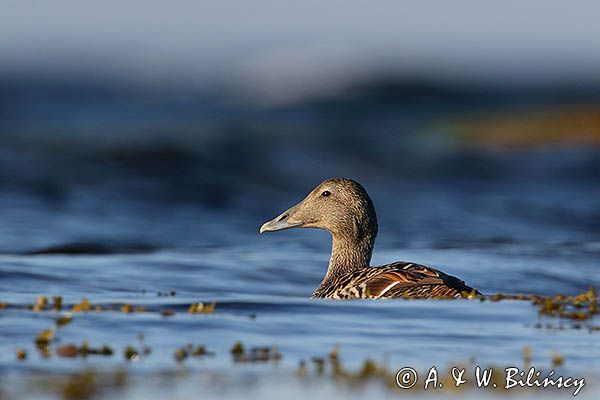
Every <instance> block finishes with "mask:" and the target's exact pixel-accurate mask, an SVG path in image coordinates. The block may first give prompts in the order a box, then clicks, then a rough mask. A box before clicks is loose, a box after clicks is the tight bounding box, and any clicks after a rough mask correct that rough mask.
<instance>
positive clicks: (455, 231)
mask: <svg viewBox="0 0 600 400" xmlns="http://www.w3.org/2000/svg"><path fill="white" fill-rule="evenodd" d="M23 96H24V97H19V98H17V100H15V101H16V102H17V104H19V106H18V107H17V108H16V110H18V112H11V113H10V114H7V115H8V118H6V119H4V120H3V122H2V125H0V128H2V130H3V131H4V132H11V134H7V135H5V136H3V137H2V138H0V144H2V147H1V148H0V167H1V168H0V253H1V254H0V303H8V307H7V308H6V309H2V310H0V398H62V397H68V398H82V397H86V396H82V395H79V396H74V395H71V396H68V395H66V394H65V393H64V391H63V390H62V389H59V388H57V385H59V383H60V382H62V381H63V380H65V379H68V378H69V377H70V376H71V374H74V373H79V372H81V371H85V370H88V371H89V370H93V371H95V372H96V373H97V374H99V375H98V376H99V377H100V378H97V379H100V382H104V383H101V384H100V385H99V389H98V388H97V392H94V396H95V397H100V398H114V397H121V398H140V399H142V398H144V399H145V398H149V397H155V398H197V397H208V398H223V397H229V398H246V397H248V396H254V397H263V398H281V397H282V396H285V397H286V398H287V397H290V398H304V397H305V396H306V395H309V396H310V397H314V398H347V397H350V398H358V397H364V396H379V397H381V396H390V395H395V394H397V392H394V391H390V389H389V388H388V387H387V386H386V385H385V383H382V382H380V381H367V382H366V383H364V384H362V385H355V384H352V383H350V382H346V381H336V380H334V379H331V376H330V375H328V374H329V373H328V372H327V373H326V374H325V376H324V377H323V376H319V375H318V374H317V373H316V372H315V368H314V366H313V362H312V361H311V359H312V358H313V357H322V356H326V355H327V354H328V353H329V352H330V351H331V350H332V349H333V348H334V346H336V345H337V346H339V350H340V358H341V360H342V361H343V364H344V366H345V367H346V368H348V369H349V370H351V371H356V370H358V369H360V368H361V365H362V363H363V361H364V360H365V359H366V358H370V359H373V360H376V361H378V362H385V363H386V365H387V367H388V369H389V370H390V371H396V370H398V369H400V368H402V367H405V366H411V367H414V368H415V369H417V370H418V371H419V372H423V371H425V370H426V369H428V368H430V367H431V366H433V365H435V366H438V368H440V369H444V368H447V367H448V366H452V365H455V364H456V365H458V364H460V365H469V366H475V365H481V366H499V367H505V366H513V365H514V366H523V364H524V354H523V353H524V348H525V347H529V348H531V351H532V359H531V364H532V365H533V366H535V367H536V368H538V369H543V370H549V369H550V368H552V357H553V354H560V355H561V356H563V357H564V364H563V365H562V366H561V367H558V368H559V371H560V372H561V373H562V374H564V375H572V376H583V377H585V378H586V380H587V381H588V382H589V384H588V386H586V387H584V389H583V390H582V392H581V394H580V395H579V397H585V398H596V397H597V395H598V386H594V384H593V381H594V380H598V378H600V346H599V345H598V344H599V335H600V332H599V331H590V329H589V328H590V327H592V326H598V325H599V324H600V321H599V320H598V317H597V316H596V317H595V318H592V319H590V320H587V321H581V322H573V321H569V320H561V319H556V318H550V317H540V316H538V313H537V310H536V308H535V307H534V306H533V305H532V304H530V303H529V302H525V301H501V302H489V301H486V302H480V301H478V300H477V301H466V300H465V301H425V300H397V301H352V302H333V301H322V300H310V299H309V296H310V294H311V293H312V291H313V290H314V288H315V287H316V286H317V285H318V283H319V282H320V280H321V279H322V277H323V275H324V273H325V269H326V265H327V260H328V256H329V246H330V242H329V240H330V238H329V236H328V234H327V233H325V232H320V231H311V230H289V231H284V232H277V233H274V234H269V235H263V236H260V235H259V234H258V228H259V226H260V225H261V224H262V223H263V222H264V221H266V220H269V219H271V218H272V217H274V216H275V215H278V214H279V213H280V212H281V211H282V210H284V209H286V208H287V207H289V206H290V205H292V204H294V203H295V202H297V201H299V200H300V199H302V198H303V197H304V196H305V194H306V193H307V192H308V191H309V190H311V189H312V187H313V186H314V185H316V184H317V183H318V182H320V181H321V180H322V179H325V178H328V177H331V176H339V175H341V176H346V177H350V178H354V179H357V180H359V181H360V182H361V183H363V185H364V186H365V187H366V188H367V190H368V191H369V193H370V194H371V196H372V198H373V201H374V203H375V206H376V208H377V212H378V219H379V222H380V233H379V238H378V241H377V244H376V248H375V253H374V257H373V264H374V265H377V264H384V263H387V262H391V261H396V260H406V261H413V262H419V263H423V264H426V265H431V266H434V267H438V268H440V269H441V270H443V271H445V272H447V273H450V274H452V275H456V276H458V277H460V278H461V279H464V280H465V281H466V282H467V283H468V284H469V285H471V286H473V287H476V288H477V289H479V290H480V291H482V292H483V293H486V294H494V293H525V294H538V295H549V296H552V295H555V294H558V293H563V294H567V295H574V294H577V293H581V292H584V291H586V290H587V289H588V288H589V287H590V286H600V274H598V262H599V260H600V184H599V183H600V153H599V152H598V151H597V149H591V148H583V147H577V146H567V147H548V148H540V149H534V150H520V151H508V150H506V151H495V150H489V149H482V148H469V147H461V146H460V145H459V144H457V143H456V142H455V141H454V139H452V138H450V137H445V138H440V137H438V136H428V135H427V134H426V133H425V129H424V125H425V122H424V121H428V120H429V119H430V118H431V117H432V115H438V114H439V113H444V112H448V110H456V108H461V107H464V108H466V109H470V107H472V106H473V104H479V98H476V99H475V100H473V99H471V100H468V99H467V100H464V99H462V100H461V98H459V99H458V100H460V101H458V102H457V101H456V100H457V99H456V98H455V97H452V96H450V97H449V98H442V100H440V99H433V100H431V101H430V102H429V100H421V103H419V104H420V105H419V106H411V105H410V103H401V104H397V103H394V102H392V104H391V105H390V104H380V103H376V104H375V105H372V106H370V105H369V104H370V103H368V102H366V103H360V102H359V105H358V106H357V105H356V104H355V103H350V104H347V103H344V102H341V103H335V102H334V103H333V104H327V103H325V104H323V103H318V102H317V103H316V104H309V105H306V106H304V107H300V108H295V109H294V108H291V109H278V110H253V109H246V108H243V107H241V108H237V109H235V108H234V109H233V110H232V108H231V107H233V106H232V105H219V104H220V103H219V102H218V101H215V102H213V103H211V102H208V101H207V103H208V104H212V105H213V106H211V107H206V108H202V107H200V108H196V107H195V106H196V105H197V103H195V101H196V100H191V101H190V102H187V103H186V102H185V101H183V104H177V105H176V106H174V105H173V104H171V103H168V102H167V105H165V104H162V103H160V104H162V105H160V106H157V105H156V103H151V104H154V106H155V107H156V110H155V109H152V108H151V107H150V108H151V109H150V110H149V111H148V110H147V109H145V107H141V108H140V110H138V111H140V112H141V113H142V114H141V115H136V116H135V118H134V117H133V116H132V115H129V116H128V115H124V114H122V110H121V108H120V107H117V108H118V109H119V110H115V109H113V108H114V107H115V105H114V103H113V102H112V101H110V100H111V98H109V99H108V100H107V99H104V98H102V97H101V98H100V99H96V100H97V102H96V103H90V102H81V103H80V104H79V103H78V102H74V101H73V99H71V98H70V97H69V96H65V98H67V99H70V100H69V101H66V100H65V99H62V100H61V98H60V96H58V97H57V99H56V101H53V102H52V105H53V107H55V108H53V110H54V111H53V112H52V113H50V114H51V115H50V114H49V115H48V116H45V115H44V114H37V113H36V111H35V110H36V106H35V105H36V104H37V105H38V106H40V107H41V109H44V110H47V107H46V106H47V104H46V105H45V103H44V101H42V103H43V104H41V103H39V102H38V103H36V102H35V101H30V100H31V99H29V100H28V98H27V96H26V94H25V95H23ZM32 96H33V97H34V98H36V97H35V96H34V95H32ZM442 97H443V96H442ZM19 99H21V100H19ZM23 99H25V100H23ZM488 100H489V99H488ZM19 101H21V103H19ZM40 104H41V105H40ZM215 104H216V105H215ZM488 105H489V104H488ZM411 107H412V108H411ZM174 109H176V110H179V111H178V114H177V115H175V114H173V112H172V110H174ZM356 109H359V110H363V111H364V112H361V113H356V112H355V110H356ZM169 110H171V111H169ZM195 110H199V111H198V113H199V116H197V115H194V112H195ZM444 110H445V111H444ZM130 111H131V110H130ZM143 112H145V113H146V114H143ZM103 113H105V114H107V115H110V118H109V119H107V121H110V123H108V122H107V126H104V125H103V124H102V123H101V122H98V118H99V115H104V114H103ZM55 114H57V115H58V116H57V115H55ZM134 114H135V113H134ZM165 115H166V116H170V119H169V118H167V117H165ZM36 116H37V117H36ZM185 118H188V119H187V121H188V122H189V125H186V124H183V126H182V125H181V124H180V125H177V126H176V127H173V126H174V121H175V122H176V121H178V120H181V119H185ZM136 124H138V125H136ZM105 131H106V132H105ZM73 253H77V254H73ZM171 292H173V295H171ZM159 294H160V295H159ZM163 294H165V295H163ZM40 295H46V296H49V297H50V296H57V295H59V296H62V297H63V302H64V304H65V307H64V309H65V310H64V311H63V312H60V313H57V312H54V311H43V312H35V311H31V310H29V309H28V308H27V306H28V305H31V304H33V303H34V302H35V301H36V298H37V297H38V296H40ZM83 298H87V299H89V300H90V301H91V302H92V304H94V305H101V306H103V308H104V309H110V310H109V311H103V312H94V311H90V312H87V313H74V314H73V321H72V322H71V323H70V324H68V325H66V326H64V327H61V328H59V329H58V331H57V334H56V340H55V341H54V342H53V343H52V345H51V348H52V356H51V357H50V358H44V357H42V354H41V353H39V352H38V351H37V350H36V348H35V344H34V338H35V337H36V335H37V334H38V333H39V332H40V331H41V330H43V329H46V328H50V327H54V325H55V322H54V320H55V319H56V318H58V317H59V316H60V315H63V314H64V312H66V311H67V310H68V309H69V308H70V307H71V306H72V305H73V304H76V303H79V302H80V301H81V300H82V299H83ZM196 302H205V303H210V302H216V308H215V311H214V313H212V314H197V315H191V314H189V313H188V312H187V309H188V306H189V305H190V304H191V303H196ZM124 303H129V304H132V305H133V306H143V307H145V309H146V311H144V312H137V313H132V314H125V313H122V312H119V311H118V309H119V308H120V306H121V305H122V304H124ZM165 310H173V311H174V312H175V315H173V316H171V317H165V316H162V315H161V313H162V312H163V311H165ZM558 328H561V329H558ZM140 335H143V343H140V339H139V336H140ZM83 340H88V341H89V344H90V345H91V346H101V345H103V344H107V345H109V346H111V347H112V348H113V349H114V350H115V354H114V355H113V356H111V357H101V356H90V357H88V358H87V359H82V358H80V357H79V358H75V359H71V358H62V357H59V356H57V354H56V352H55V351H56V349H57V348H58V347H59V346H61V345H64V344H68V343H74V344H78V345H79V344H81V343H82V341H83ZM238 340H241V341H242V342H243V343H244V344H245V345H246V346H247V347H253V346H276V347H277V349H278V350H279V352H281V354H282V359H281V360H280V361H279V362H274V361H270V362H268V363H235V362H234V361H233V359H232V356H231V355H230V353H229V350H230V349H231V347H232V346H233V344H234V343H235V342H236V341H238ZM188 343H193V344H195V345H204V346H206V348H207V349H208V350H210V351H213V352H214V353H215V355H214V356H211V357H204V358H201V359H198V358H194V357H189V358H188V359H186V360H185V361H183V362H182V363H178V362H176V361H175V360H174V357H173V355H174V353H175V351H176V350H177V349H178V348H180V347H182V346H185V345H186V344H188ZM127 345H134V346H136V347H138V348H141V347H143V346H149V347H150V348H151V353H150V354H148V355H143V356H142V357H141V359H140V360H139V361H126V360H125V359H124V357H123V350H124V348H125V347H126V346H127ZM21 348H22V349H25V350H26V351H27V359H26V360H24V361H20V360H18V359H17V357H16V351H17V349H21ZM303 360H304V361H305V362H306V363H307V367H308V376H307V377H305V378H299V377H298V374H297V370H298V366H299V363H300V362H301V361H303ZM115 371H122V372H124V373H125V374H126V376H127V379H126V384H124V385H121V386H118V387H114V386H115V385H114V384H113V385H112V386H111V384H109V383H106V382H105V381H104V380H110V379H112V378H111V377H112V376H113V375H111V374H114V373H115ZM103 379H104V380H103ZM49 381H50V383H49ZM52 382H54V384H53V383H52ZM57 382H59V383H57ZM388 383H389V382H388ZM489 393H490V392H485V391H478V390H473V391H471V392H467V393H466V395H467V396H471V397H473V398H480V397H482V396H485V395H487V394H489ZM507 393H508V394H513V395H516V393H515V392H507ZM543 393H544V394H546V395H547V396H555V397H560V398H567V397H570V396H571V393H572V391H568V390H566V389H564V390H554V391H553V390H547V391H544V392H543ZM414 394H415V393H414V392H410V395H411V396H412V395H414ZM442 394H448V392H440V393H439V395H442ZM525 394H527V393H525ZM529 394H530V396H531V397H533V396H536V395H537V394H539V392H533V393H529ZM88 397H89V396H88Z"/></svg>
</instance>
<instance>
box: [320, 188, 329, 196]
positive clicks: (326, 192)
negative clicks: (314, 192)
mask: <svg viewBox="0 0 600 400" xmlns="http://www.w3.org/2000/svg"><path fill="white" fill-rule="evenodd" d="M330 194H331V192H330V191H329V190H326V191H324V192H323V193H321V196H323V197H327V196H329V195H330Z"/></svg>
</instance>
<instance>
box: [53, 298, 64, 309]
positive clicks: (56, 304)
mask: <svg viewBox="0 0 600 400" xmlns="http://www.w3.org/2000/svg"><path fill="white" fill-rule="evenodd" d="M52 309H53V310H54V311H60V310H62V297H61V296H53V297H52Z"/></svg>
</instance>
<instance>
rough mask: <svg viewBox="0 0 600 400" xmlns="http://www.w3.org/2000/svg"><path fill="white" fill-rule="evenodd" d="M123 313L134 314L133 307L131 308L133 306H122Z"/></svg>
mask: <svg viewBox="0 0 600 400" xmlns="http://www.w3.org/2000/svg"><path fill="white" fill-rule="evenodd" d="M121 312H123V313H132V312H133V307H132V306H131V304H123V305H122V306H121Z"/></svg>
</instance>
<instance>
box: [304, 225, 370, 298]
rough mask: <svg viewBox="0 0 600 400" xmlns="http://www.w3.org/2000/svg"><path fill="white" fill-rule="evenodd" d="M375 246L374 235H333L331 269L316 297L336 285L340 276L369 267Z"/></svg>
mask: <svg viewBox="0 0 600 400" xmlns="http://www.w3.org/2000/svg"><path fill="white" fill-rule="evenodd" d="M374 244H375V236H374V235H372V234H364V235H336V234H332V243H331V258H330V259H329V267H328V268H327V274H326V275H325V278H323V281H322V282H321V284H320V285H319V287H318V288H317V290H316V291H315V295H318V293H319V292H321V291H323V290H326V289H327V288H329V287H330V286H332V285H334V284H335V281H336V280H337V278H339V277H340V276H342V275H345V274H348V273H351V272H354V271H357V270H359V269H361V268H365V267H368V266H369V263H370V262H371V255H372V254H373V245H374Z"/></svg>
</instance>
